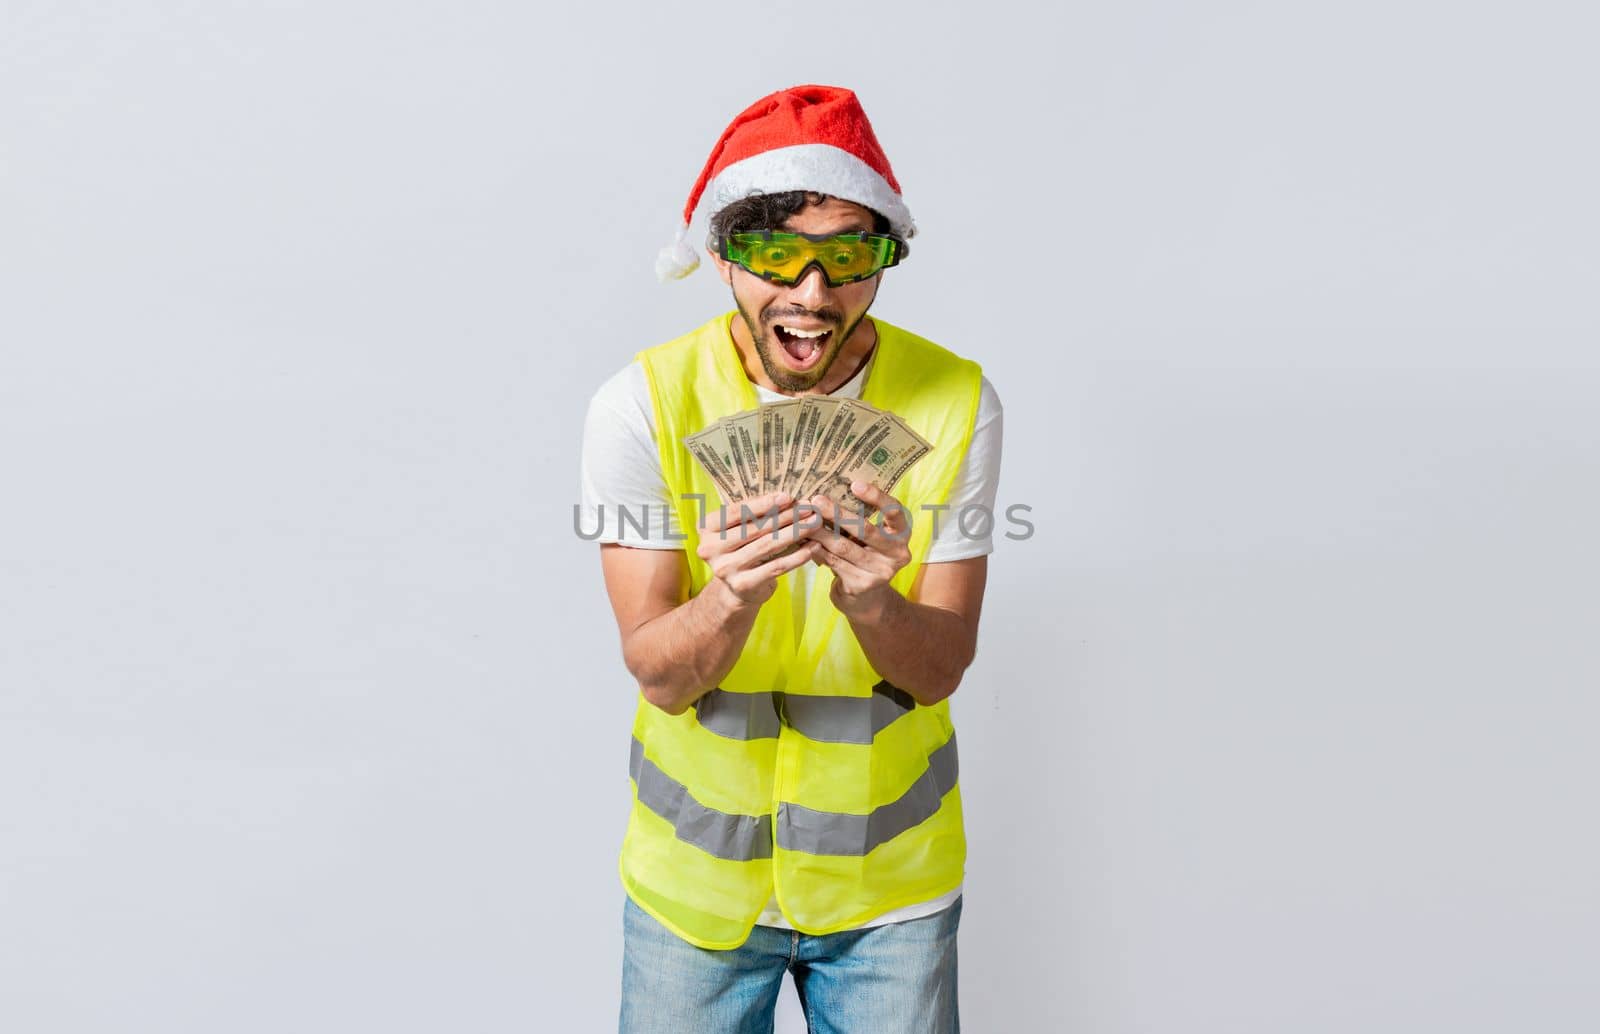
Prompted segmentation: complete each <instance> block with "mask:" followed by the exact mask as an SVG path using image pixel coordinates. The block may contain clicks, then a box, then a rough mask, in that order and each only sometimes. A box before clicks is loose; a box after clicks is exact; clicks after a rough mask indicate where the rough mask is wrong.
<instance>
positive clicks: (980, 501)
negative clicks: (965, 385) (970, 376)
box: [912, 377, 1005, 564]
mask: <svg viewBox="0 0 1600 1034" xmlns="http://www.w3.org/2000/svg"><path fill="white" fill-rule="evenodd" d="M1004 423H1005V412H1004V410H1003V409H1002V408H1001V406H1000V395H999V393H998V392H996V391H995V389H994V385H993V384H990V383H989V378H988V377H984V378H983V383H982V384H981V385H980V387H979V390H978V413H977V416H976V418H975V419H974V421H973V427H972V442H971V444H969V445H968V446H967V455H966V457H965V459H964V460H963V462H962V464H961V469H960V470H958V471H957V472H956V478H955V482H954V484H952V485H951V486H950V498H949V499H948V500H947V502H948V504H949V507H950V508H949V509H948V510H939V511H923V512H922V513H915V514H913V515H912V519H913V520H921V521H926V520H933V519H934V518H935V517H937V518H938V524H937V525H936V526H935V531H934V536H933V543H932V544H931V545H930V546H929V547H928V556H927V559H926V560H925V561H924V562H925V563H929V564H936V563H943V562H945V561H948V560H966V559H969V558H971V557H976V556H984V555H986V554H988V553H993V552H994V524H995V513H994V502H995V499H996V498H997V497H998V495H999V491H1000V446H1001V440H1002V437H1003V435H1004Z"/></svg>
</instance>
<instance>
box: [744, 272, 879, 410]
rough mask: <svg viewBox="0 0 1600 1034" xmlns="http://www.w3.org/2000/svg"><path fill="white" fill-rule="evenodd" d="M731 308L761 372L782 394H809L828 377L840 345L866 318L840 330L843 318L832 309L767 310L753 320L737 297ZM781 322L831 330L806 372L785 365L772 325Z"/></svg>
mask: <svg viewBox="0 0 1600 1034" xmlns="http://www.w3.org/2000/svg"><path fill="white" fill-rule="evenodd" d="M734 304H735V305H736V306H738V309H739V315H740V316H741V317H742V318H743V319H744V325H745V327H746V328H747V329H748V330H749V331H750V338H751V340H753V341H754V342H755V345H756V357H757V358H759V359H760V360H761V368H762V370H763V371H765V372H766V375H767V379H768V380H769V381H771V382H772V383H773V384H775V385H777V386H778V388H780V389H781V390H783V391H786V392H802V391H810V390H811V389H812V388H814V387H816V386H817V385H818V384H820V383H821V382H822V378H824V377H826V376H827V375H828V370H829V368H830V367H832V366H833V361H834V360H835V359H837V358H839V353H840V352H842V351H843V350H844V343H845V342H846V341H849V340H850V336H851V335H852V334H854V333H855V330H856V328H857V327H858V326H860V325H861V321H862V320H863V319H865V318H866V315H867V314H866V312H865V311H864V310H863V311H862V313H861V314H860V315H859V316H857V317H856V318H855V320H854V321H852V322H851V323H850V325H849V326H844V316H843V314H841V313H839V312H838V311H837V310H834V309H822V310H820V311H818V312H807V311H805V310H802V309H792V308H789V309H782V310H775V309H767V310H764V311H763V312H762V313H761V316H760V317H759V318H757V317H755V316H752V315H751V314H750V312H749V310H747V309H746V308H745V307H744V303H743V302H741V301H739V299H738V296H735V297H734ZM785 319H802V320H805V321H807V322H817V323H823V324H826V325H828V326H829V327H830V328H831V329H830V331H829V333H828V337H827V342H826V344H824V345H823V354H822V355H821V356H820V357H819V358H818V359H817V361H816V362H815V363H814V364H812V366H811V367H810V368H809V369H806V370H795V369H791V368H790V367H789V366H788V364H787V362H786V360H787V359H788V354H787V353H786V352H785V351H784V348H783V344H782V342H781V341H780V340H779V338H778V331H777V329H776V327H775V324H779V323H782V322H783V321H784V320H785Z"/></svg>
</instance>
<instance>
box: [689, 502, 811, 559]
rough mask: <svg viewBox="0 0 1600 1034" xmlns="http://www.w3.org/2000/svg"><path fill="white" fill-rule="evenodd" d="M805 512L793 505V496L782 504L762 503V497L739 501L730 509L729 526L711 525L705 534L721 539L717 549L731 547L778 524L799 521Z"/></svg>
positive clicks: (716, 539)
mask: <svg viewBox="0 0 1600 1034" xmlns="http://www.w3.org/2000/svg"><path fill="white" fill-rule="evenodd" d="M803 516H804V514H802V513H801V512H800V508H799V507H797V506H795V505H793V500H792V499H791V500H790V502H789V503H788V504H785V505H782V506H779V505H777V504H771V505H767V506H762V505H761V503H760V500H751V501H749V502H743V503H738V504H736V506H735V507H734V508H733V509H732V510H730V511H729V512H728V515H727V518H726V520H725V522H724V523H725V524H726V527H723V528H720V529H714V528H707V529H706V530H705V531H703V532H702V535H701V537H702V539H711V540H713V541H715V542H716V543H718V547H717V550H716V551H717V552H723V551H726V550H728V549H737V548H738V547H739V545H740V544H742V543H744V542H748V541H750V540H752V539H753V538H755V537H756V536H759V535H762V534H764V533H766V532H769V531H771V530H773V529H775V528H786V527H788V526H789V525H791V524H794V523H796V522H797V521H799V520H800V519H801V518H802V517H803Z"/></svg>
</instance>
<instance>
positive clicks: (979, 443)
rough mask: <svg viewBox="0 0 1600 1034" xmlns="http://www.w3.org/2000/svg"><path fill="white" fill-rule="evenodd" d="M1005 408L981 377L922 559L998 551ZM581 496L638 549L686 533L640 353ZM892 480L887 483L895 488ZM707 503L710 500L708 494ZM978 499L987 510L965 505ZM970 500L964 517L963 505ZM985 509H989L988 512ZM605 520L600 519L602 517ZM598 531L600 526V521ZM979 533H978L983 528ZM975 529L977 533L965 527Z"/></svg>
mask: <svg viewBox="0 0 1600 1034" xmlns="http://www.w3.org/2000/svg"><path fill="white" fill-rule="evenodd" d="M876 358H877V349H876V348H874V349H873V352H872V354H871V355H869V356H868V357H867V361H866V362H865V363H863V364H862V366H861V369H860V370H858V371H856V373H855V376H853V377H851V378H850V380H849V381H847V382H846V383H845V384H843V385H841V386H840V387H839V388H838V389H837V390H835V391H834V392H832V393H831V394H832V397H834V398H852V399H853V398H860V397H861V392H862V389H863V387H864V386H865V385H866V382H867V378H868V377H869V376H870V375H871V372H872V366H873V360H875V359H876ZM752 387H754V388H755V389H756V394H757V395H758V396H759V397H760V400H761V401H762V402H764V403H765V402H782V401H784V400H785V399H789V398H793V397H794V396H790V395H783V394H780V393H779V392H776V391H769V390H768V389H766V388H764V387H762V386H761V385H759V384H754V385H752ZM1003 417H1004V414H1003V411H1002V409H1001V406H1000V396H999V395H998V394H996V393H995V390H994V385H992V384H990V383H989V378H987V377H984V378H983V381H982V386H981V389H980V391H979V394H978V414H977V418H976V420H975V421H974V424H973V429H972V442H971V444H970V445H969V446H968V448H967V455H966V458H965V460H964V461H963V463H962V465H961V469H960V470H959V471H958V472H957V474H956V477H955V482H954V483H953V484H952V485H951V488H950V498H949V499H948V500H947V502H948V503H949V506H950V508H949V509H948V510H946V511H940V512H938V513H937V514H935V513H934V512H931V511H930V512H927V513H919V512H912V513H911V515H910V516H911V519H912V521H913V522H914V521H917V520H935V519H936V520H937V524H936V527H935V532H934V537H933V542H932V543H931V544H930V545H929V547H928V555H927V558H926V560H925V561H924V563H929V564H937V563H944V562H946V561H950V560H965V559H967V558H969V557H975V556H984V555H986V554H988V553H992V552H994V520H993V514H994V502H995V498H996V496H997V495H998V493H999V487H1000V446H1001V437H1002V431H1003V423H1004V419H1003ZM581 468H582V469H581V477H582V486H581V501H580V503H579V514H578V521H579V525H578V526H579V528H580V529H581V530H582V532H583V534H584V535H585V536H586V537H590V538H592V540H593V541H596V542H620V543H622V544H623V545H627V546H635V547H639V548H642V549H683V548H684V544H683V540H682V539H681V538H674V537H672V536H677V535H680V534H682V533H681V531H680V529H679V528H678V523H677V515H676V513H675V511H674V508H673V506H672V492H671V489H669V488H668V487H667V482H666V478H665V477H664V476H663V475H662V473H661V456H660V454H659V453H658V452H657V449H656V436H655V410H654V408H653V407H652V406H651V404H650V384H649V381H648V380H646V378H645V372H644V367H643V366H641V365H640V364H639V362H638V360H634V361H633V362H631V363H629V364H628V365H627V366H625V367H623V368H622V369H621V370H619V371H618V372H617V373H616V374H614V375H613V376H612V377H611V378H610V379H608V380H607V381H606V382H605V383H604V384H602V385H600V388H599V390H597V391H596V392H595V393H594V397H593V398H591V399H590V400H589V411H588V413H587V415H586V416H585V418H584V422H583V458H582V461H581ZM893 491H894V490H893V489H890V493H891V494H893ZM708 505H710V503H709V502H708ZM973 507H982V508H983V510H982V511H975V510H971V509H969V508H973ZM964 509H968V510H969V513H968V519H967V520H966V521H962V520H960V519H959V515H960V514H961V512H962V511H963V510H964ZM985 514H987V515H988V516H984V515H985ZM602 525H603V527H602ZM597 528H599V529H600V531H599V534H598V535H595V534H594V531H595V529H597ZM980 531H981V532H982V534H981V535H980V534H977V532H980ZM969 532H971V534H969ZM815 571H816V563H815V562H812V563H808V564H803V565H801V566H800V567H799V568H797V569H796V571H795V573H796V574H800V575H802V577H799V578H791V579H790V581H791V583H792V584H793V586H794V599H795V604H796V607H795V609H796V612H797V613H798V614H802V615H803V614H804V613H805V598H806V594H807V593H808V592H810V589H811V584H812V581H813V580H814V579H815V576H816V575H815ZM960 895H961V887H960V886H957V887H956V888H955V889H954V890H952V891H951V892H950V893H948V894H942V895H940V896H939V897H937V898H934V899H932V900H930V901H923V902H919V903H917V904H914V905H907V906H905V907H903V908H896V909H891V910H890V911H888V912H885V913H884V914H883V915H881V916H878V917H877V918H876V919H872V920H869V921H867V922H865V923H862V924H861V926H860V927H857V929H861V928H865V927H869V926H882V925H883V924H885V923H896V922H900V921H902V920H906V919H918V918H921V917H923V916H928V915H932V914H933V913H935V912H938V911H940V910H941V909H944V908H946V907H948V906H950V905H952V904H954V903H955V900H956V898H957V897H959V896H960ZM756 922H757V924H759V925H761V926H775V927H779V928H781V929H785V930H790V929H793V927H792V926H790V924H789V923H788V921H787V920H785V919H784V918H783V913H782V912H780V911H779V909H778V899H777V897H776V895H774V896H773V898H772V899H771V900H770V901H768V902H767V905H766V908H765V909H764V910H763V911H762V913H761V915H760V916H759V917H758V918H757V919H756Z"/></svg>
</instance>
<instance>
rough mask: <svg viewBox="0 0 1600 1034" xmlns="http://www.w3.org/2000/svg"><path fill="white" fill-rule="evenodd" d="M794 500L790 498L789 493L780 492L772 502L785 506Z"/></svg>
mask: <svg viewBox="0 0 1600 1034" xmlns="http://www.w3.org/2000/svg"><path fill="white" fill-rule="evenodd" d="M792 498H793V497H792V496H790V495H789V493H788V492H779V493H778V494H777V495H775V496H773V497H772V501H773V502H775V503H777V504H778V505H779V506H785V505H787V504H788V503H789V501H790V499H792Z"/></svg>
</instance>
